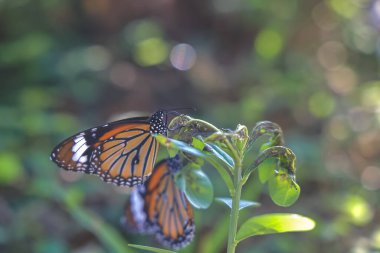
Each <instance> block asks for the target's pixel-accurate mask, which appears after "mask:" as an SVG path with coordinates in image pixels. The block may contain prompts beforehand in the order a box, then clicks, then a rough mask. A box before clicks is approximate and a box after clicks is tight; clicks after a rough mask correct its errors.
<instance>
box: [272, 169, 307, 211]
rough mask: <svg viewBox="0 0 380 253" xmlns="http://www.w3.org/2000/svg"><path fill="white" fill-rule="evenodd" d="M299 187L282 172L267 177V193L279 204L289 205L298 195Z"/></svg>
mask: <svg viewBox="0 0 380 253" xmlns="http://www.w3.org/2000/svg"><path fill="white" fill-rule="evenodd" d="M300 192H301V190H300V187H299V186H298V184H297V183H296V182H294V181H293V180H292V179H291V177H290V176H289V175H288V174H286V173H284V172H277V173H276V174H275V175H273V176H272V177H271V178H270V179H269V195H270V197H271V199H272V200H273V202H274V203H275V204H277V205H279V206H284V207H287V206H291V205H292V204H294V202H296V200H297V199H298V197H299V195H300Z"/></svg>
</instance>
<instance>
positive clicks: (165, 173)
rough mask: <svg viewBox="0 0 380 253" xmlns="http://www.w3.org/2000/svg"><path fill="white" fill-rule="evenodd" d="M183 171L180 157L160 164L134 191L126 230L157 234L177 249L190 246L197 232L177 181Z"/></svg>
mask: <svg viewBox="0 0 380 253" xmlns="http://www.w3.org/2000/svg"><path fill="white" fill-rule="evenodd" d="M181 168H182V162H181V161H180V159H179V156H178V155H177V156H176V157H174V158H169V159H166V160H163V161H161V162H159V163H158V164H157V165H156V166H155V169H154V171H153V174H152V176H151V177H150V178H149V179H148V180H147V181H146V183H145V184H144V185H141V186H139V187H138V188H136V189H134V190H133V191H132V193H131V196H130V199H129V201H128V203H127V205H126V209H125V213H124V216H123V217H122V219H121V220H122V224H123V225H124V226H125V227H126V228H127V229H129V230H132V231H136V232H139V233H146V234H156V238H157V239H158V241H159V242H160V243H162V244H163V245H164V246H166V247H169V248H172V249H175V250H177V249H180V248H183V247H185V246H186V245H188V244H189V243H190V242H191V241H192V239H193V237H194V231H195V226H194V217H193V209H192V207H191V205H190V203H189V201H188V200H187V198H186V196H185V194H184V193H183V192H182V191H181V190H180V189H179V188H178V187H177V186H176V184H175V181H174V175H175V173H176V172H178V171H179V170H180V169H181Z"/></svg>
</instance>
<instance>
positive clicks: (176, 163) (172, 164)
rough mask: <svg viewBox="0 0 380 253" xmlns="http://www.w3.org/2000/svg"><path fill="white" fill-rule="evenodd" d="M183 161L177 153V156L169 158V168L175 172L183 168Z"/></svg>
mask: <svg viewBox="0 0 380 253" xmlns="http://www.w3.org/2000/svg"><path fill="white" fill-rule="evenodd" d="M182 167H183V165H182V161H181V158H180V156H179V155H178V154H177V155H176V156H174V157H172V158H169V159H168V168H169V170H170V172H171V173H173V174H175V173H177V172H178V171H180V170H181V169H182Z"/></svg>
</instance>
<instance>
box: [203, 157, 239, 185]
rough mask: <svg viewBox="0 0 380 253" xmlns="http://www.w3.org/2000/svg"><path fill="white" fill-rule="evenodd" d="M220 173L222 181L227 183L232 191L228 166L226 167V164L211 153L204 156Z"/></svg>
mask: <svg viewBox="0 0 380 253" xmlns="http://www.w3.org/2000/svg"><path fill="white" fill-rule="evenodd" d="M205 160H206V161H208V162H209V163H210V164H211V165H212V166H213V167H214V168H215V169H216V170H217V171H218V172H219V174H220V176H221V177H222V179H223V181H224V183H225V184H226V185H227V187H228V190H229V191H230V193H232V192H233V191H234V184H233V182H232V175H231V172H230V168H228V167H227V164H225V163H223V162H221V161H220V160H219V159H218V158H216V157H215V156H213V155H208V156H206V158H205Z"/></svg>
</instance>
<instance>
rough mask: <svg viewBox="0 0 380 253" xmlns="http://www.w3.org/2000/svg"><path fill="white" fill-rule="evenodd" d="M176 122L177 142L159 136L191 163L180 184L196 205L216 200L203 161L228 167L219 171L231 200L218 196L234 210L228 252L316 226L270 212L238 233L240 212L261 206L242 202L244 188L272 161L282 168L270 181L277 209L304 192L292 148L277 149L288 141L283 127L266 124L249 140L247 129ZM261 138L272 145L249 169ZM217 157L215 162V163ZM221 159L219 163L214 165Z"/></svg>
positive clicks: (180, 118)
mask: <svg viewBox="0 0 380 253" xmlns="http://www.w3.org/2000/svg"><path fill="white" fill-rule="evenodd" d="M172 122H174V123H172ZM172 122H171V123H170V124H169V130H170V129H172V128H171V126H172V125H175V128H174V129H175V131H174V132H173V133H172V132H171V131H169V137H170V136H174V137H175V138H177V139H171V138H167V137H164V136H157V137H156V138H157V140H159V142H160V143H161V144H162V145H163V146H166V147H167V148H168V150H169V154H174V153H177V152H179V151H180V152H181V153H182V154H183V155H184V157H186V158H187V159H188V162H189V163H188V165H186V167H185V168H184V169H183V170H182V171H180V172H179V175H178V176H177V177H176V179H177V180H176V181H177V185H178V186H179V187H180V188H181V189H182V190H183V192H184V193H185V195H186V196H187V198H188V199H189V201H190V203H191V204H192V205H193V206H195V207H196V208H207V207H208V206H209V205H210V203H211V201H212V199H213V190H212V184H211V182H210V180H209V179H208V177H207V175H206V174H204V173H203V172H202V171H201V170H199V168H198V167H199V165H198V164H201V165H203V163H202V162H200V161H199V160H197V158H203V159H206V160H210V161H213V162H212V163H211V164H218V165H220V164H224V165H225V166H222V167H221V168H219V169H218V172H219V173H221V174H223V175H224V177H223V179H225V183H226V186H227V187H228V188H229V191H230V195H231V198H230V199H229V198H218V200H219V201H221V202H222V203H225V204H226V205H227V206H228V207H230V209H231V214H230V226H229V229H228V231H229V233H228V247H227V252H228V253H233V252H235V248H236V246H237V244H238V243H239V242H240V241H241V240H243V239H246V238H248V237H250V236H255V235H262V234H270V233H282V232H290V231H307V230H311V229H313V228H314V221H313V220H311V219H309V218H305V217H302V216H299V215H295V214H267V215H262V216H256V217H253V218H251V219H249V220H248V221H246V222H245V223H244V224H243V225H242V226H241V228H240V229H239V232H237V231H238V218H239V211H240V210H241V209H243V208H245V207H248V206H258V205H259V204H258V203H256V202H252V201H246V200H243V201H242V200H241V199H240V198H241V191H242V188H243V186H244V184H245V183H247V180H248V178H249V176H250V174H251V173H252V172H253V171H254V170H255V169H256V168H257V167H258V166H259V165H260V164H261V163H263V162H264V161H265V160H266V159H268V158H275V159H276V164H277V166H276V167H275V169H272V170H271V171H270V172H269V174H270V176H269V177H268V184H269V193H270V196H271V198H272V200H273V201H274V202H275V203H276V204H277V205H280V206H290V205H292V204H293V203H294V202H295V201H296V200H297V199H298V196H299V194H300V188H299V186H298V185H297V183H296V182H295V171H296V168H295V155H294V154H293V152H292V151H291V150H290V149H289V148H286V147H284V146H276V145H278V144H283V143H284V141H283V136H282V131H281V128H280V127H279V126H278V125H277V124H274V123H272V122H268V121H267V122H260V123H258V124H257V125H256V126H255V128H254V129H253V131H252V133H253V134H252V135H251V136H249V135H248V130H247V127H245V126H243V125H238V126H237V128H236V130H234V131H233V130H229V129H227V130H220V129H218V128H217V127H215V126H213V125H211V124H210V123H208V122H206V121H203V120H198V119H193V118H191V117H190V116H187V115H180V116H177V117H176V118H174V119H173V120H172ZM261 136H267V137H269V138H268V139H269V141H268V142H266V143H264V144H262V145H261V147H260V150H261V152H260V153H259V155H258V156H257V158H256V159H255V160H254V162H253V164H252V165H250V166H248V167H246V168H244V167H243V161H244V156H245V155H246V153H247V151H249V149H250V148H252V146H254V145H255V142H256V141H257V140H258V139H259V138H260V137H261ZM182 140H184V141H188V142H189V143H186V142H183V141H182ZM189 144H191V145H192V146H191V145H189ZM173 151H175V152H173ZM211 157H212V158H213V159H210V158H211ZM215 161H217V162H216V163H214V162H215ZM218 165H217V166H215V167H218ZM223 169H224V170H223ZM226 179H230V180H226ZM231 182H233V183H232V184H231Z"/></svg>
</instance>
